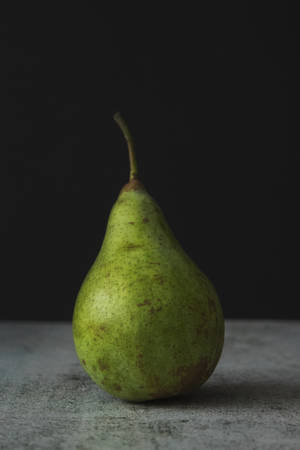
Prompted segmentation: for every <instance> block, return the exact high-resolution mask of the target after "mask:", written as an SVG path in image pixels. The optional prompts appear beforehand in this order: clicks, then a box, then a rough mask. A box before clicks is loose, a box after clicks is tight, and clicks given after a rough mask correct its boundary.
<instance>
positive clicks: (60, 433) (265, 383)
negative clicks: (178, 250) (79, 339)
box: [0, 321, 300, 450]
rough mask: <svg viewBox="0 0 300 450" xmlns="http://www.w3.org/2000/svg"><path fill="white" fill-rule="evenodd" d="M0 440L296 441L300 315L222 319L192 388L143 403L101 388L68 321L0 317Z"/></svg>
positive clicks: (123, 445) (242, 444)
mask: <svg viewBox="0 0 300 450" xmlns="http://www.w3.org/2000/svg"><path fill="white" fill-rule="evenodd" d="M0 391H1V392H0V448H1V449H5V450H10V449H13V450H17V449H51V450H55V449H68V450H71V449H76V450H81V449H82V450H83V449H88V450H90V449H91V450H93V449H133V448H137V449H160V448H161V449H172V450H176V449H197V450H198V449H210V448H211V449H226V448H228V449H272V450H274V449H285V450H287V449H297V450H299V448H300V322H274V321H227V323H226V339H225V346H224V351H223V355H222V358H221V360H220V362H219V365H218V367H217V369H216V370H215V372H214V374H213V375H212V376H211V378H210V379H209V381H208V382H207V383H206V384H204V385H203V386H202V387H201V388H200V389H198V390H197V392H195V393H194V394H193V395H190V396H187V397H184V398H174V399H169V400H160V401H155V402H148V403H143V404H131V403H126V402H122V401H119V400H117V399H115V398H113V397H111V396H110V395H109V394H106V393H105V392H103V391H101V390H100V388H98V387H97V386H96V385H95V384H94V383H93V382H92V381H91V380H90V379H89V377H88V375H86V373H85V372H84V371H83V369H82V368H81V366H80V365H79V362H78V360H77V357H76V354H75V351H74V347H73V341H72V333H71V325H70V324H69V323H32V322H2V323H0Z"/></svg>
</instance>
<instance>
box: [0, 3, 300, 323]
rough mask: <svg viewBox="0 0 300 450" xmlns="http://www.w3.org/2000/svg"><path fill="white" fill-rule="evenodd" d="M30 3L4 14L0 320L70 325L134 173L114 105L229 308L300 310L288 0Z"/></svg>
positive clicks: (280, 313)
mask: <svg viewBox="0 0 300 450" xmlns="http://www.w3.org/2000/svg"><path fill="white" fill-rule="evenodd" d="M27 3H28V2H26V5H24V6H23V7H21V9H18V10H15V11H12V10H11V11H5V12H4V13H3V14H1V19H0V20H1V26H0V30H1V47H0V48H1V62H2V64H1V65H2V69H1V74H0V77H1V80H0V81H1V92H2V93H3V94H4V95H3V96H2V98H3V99H4V100H3V101H2V102H1V109H2V112H3V117H4V120H3V121H2V124H4V126H3V127H1V137H0V139H1V149H2V150H1V170H2V175H1V183H2V189H1V191H2V208H1V209H2V220H1V235H2V244H1V254H2V263H3V270H2V273H3V274H4V276H3V277H2V282H1V285H2V289H1V291H2V295H1V297H2V301H1V304H2V308H1V310H2V311H1V316H2V318H5V319H41V320H54V319H71V316H72V310H73V306H74V301H75V297H76V293H77V291H78V289H79V287H80V284H81V282H82V280H83V277H84V275H85V274H86V272H87V270H88V268H89V267H90V265H91V264H92V262H93V260H94V259H95V257H96V254H97V253H98V250H99V248H100V245H101V241H102V239H103V236H104V233H105V227H106V220H107V217H108V214H109V211H110V208H111V207H112V205H113V202H114V201H115V199H116V197H117V195H118V192H119V190H120V189H121V187H122V185H123V184H124V183H125V182H126V181H127V178H128V159H127V150H126V144H125V142H124V140H123V138H122V136H121V133H120V131H119V129H118V128H117V126H116V124H115V123H114V122H113V120H112V115H113V113H114V112H116V111H119V110H120V111H121V112H122V113H123V115H124V117H125V118H126V120H127V121H128V124H129V126H130V128H131V130H132V133H133V134H134V136H135V141H136V147H137V156H138V160H139V166H140V171H141V174H142V180H143V182H144V184H145V185H146V187H147V188H148V190H149V191H150V193H151V194H152V195H153V196H154V198H155V199H156V200H157V201H158V203H159V204H160V206H161V207H162V209H163V211H164V212H165V215H166V217H167V219H168V221H169V223H170V225H171V227H172V228H173V230H174V232H175V234H176V236H177V238H178V239H179V241H180V242H181V244H182V245H183V247H184V248H185V249H186V250H187V252H188V253H189V254H190V256H191V257H192V258H193V259H194V260H195V261H196V262H197V264H198V265H199V266H200V267H201V268H202V270H203V271H204V272H205V273H206V274H207V275H208V276H209V277H210V278H211V280H212V281H213V283H214V284H215V286H216V288H217V290H218V292H219V295H220V297H221V301H222V305H223V309H224V312H225V315H226V317H243V318H248V317H261V318H265V317H269V318H296V317H298V318H300V309H299V301H298V294H297V273H298V270H297V266H296V265H295V263H294V261H293V259H294V258H293V254H294V249H295V247H296V244H297V242H298V241H297V226H296V225H295V224H296V223H297V222H295V219H296V215H297V214H295V209H296V210H297V207H299V204H298V200H297V199H298V192H299V182H298V179H297V178H296V177H293V176H290V175H289V174H290V169H291V168H292V167H291V166H294V164H292V163H291V160H290V159H289V156H288V80H289V73H290V72H291V71H292V70H293V67H292V65H293V61H294V60H295V44H294V35H293V32H292V31H291V30H289V27H288V11H287V3H288V2H281V4H280V7H278V6H276V4H275V3H273V4H272V8H271V9H268V8H267V7H265V9H263V8H262V6H261V5H260V6H259V7H257V8H256V9H251V8H250V7H248V5H247V2H246V1H240V2H237V3H236V4H231V5H229V4H228V2H220V3H219V4H218V3H217V2H214V3H213V4H212V5H210V6H209V5H202V6H201V7H200V10H199V11H196V10H192V9H188V8H187V7H186V8H185V9H183V7H182V5H179V6H178V7H177V8H176V7H175V6H174V5H173V6H172V9H171V10H168V11H163V10H162V9H161V8H160V9H154V8H153V9H152V8H151V6H150V4H149V5H148V6H145V4H143V3H142V4H141V5H140V7H139V8H138V9H136V8H137V7H135V8H133V7H131V8H130V7H129V6H128V5H127V4H126V6H124V7H123V8H120V7H117V5H115V11H113V12H111V11H104V9H103V6H99V7H98V8H96V7H92V6H89V5H88V3H87V2H81V5H80V7H79V6H74V5H72V6H70V7H69V8H66V9H65V10H63V9H62V8H61V7H55V6H52V8H50V7H49V9H47V8H46V7H45V6H44V5H43V6H41V5H40V6H35V7H34V8H32V9H31V10H30V9H28V4H27ZM40 3H43V2H40ZM127 3H128V2H127ZM202 3H210V2H202ZM249 4H251V2H249ZM295 205H298V206H297V207H295ZM292 244H293V245H292Z"/></svg>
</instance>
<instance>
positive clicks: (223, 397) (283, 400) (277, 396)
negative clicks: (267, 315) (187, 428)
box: [143, 379, 300, 410]
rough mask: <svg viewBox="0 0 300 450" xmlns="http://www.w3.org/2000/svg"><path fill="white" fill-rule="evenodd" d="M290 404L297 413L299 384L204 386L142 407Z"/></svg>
mask: <svg viewBox="0 0 300 450" xmlns="http://www.w3.org/2000/svg"><path fill="white" fill-rule="evenodd" d="M289 402H293V408H294V407H298V408H299V409H300V381H299V382H298V381H294V382H291V381H290V380H284V379H283V380H282V381H280V382H279V381H272V380H270V381H251V380H249V381H240V382H229V381H220V382H218V383H214V384H207V385H203V386H202V387H200V388H197V389H195V390H194V391H193V392H190V393H189V394H185V395H181V396H178V397H171V398H167V399H158V400H153V401H150V402H144V403H143V407H149V408H154V409H155V408H167V409H200V408H201V409H203V408H206V407H209V408H220V407H224V408H230V407H239V408H243V409H246V408H255V407H258V406H259V407H261V406H265V407H267V408H269V409H277V410H280V409H283V408H284V409H286V407H287V405H288V404H289Z"/></svg>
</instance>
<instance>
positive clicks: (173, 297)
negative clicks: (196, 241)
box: [73, 113, 224, 402]
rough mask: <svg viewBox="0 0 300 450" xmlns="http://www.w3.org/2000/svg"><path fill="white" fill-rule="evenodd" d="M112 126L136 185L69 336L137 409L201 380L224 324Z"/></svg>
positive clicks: (84, 359) (85, 288) (94, 371)
mask: <svg viewBox="0 0 300 450" xmlns="http://www.w3.org/2000/svg"><path fill="white" fill-rule="evenodd" d="M114 119H115V120H116V122H117V123H118V124H119V126H120V127H121V129H122V131H123V133H124V136H125V138H126V139H127V142H128V148H129V158H130V181H129V183H128V184H126V185H125V186H124V187H123V189H122V190H121V192H120V194H119V197H118V199H117V201H116V203H115V204H114V206H113V208H112V211H111V213H110V216H109V220H108V224H107V229H106V234H105V237H104V241H103V244H102V247H101V250H100V252H99V254H98V256H97V258H96V260H95V262H94V263H93V265H92V267H91V268H90V270H89V272H88V274H87V275H86V278H85V279H84V282H83V284H82V286H81V288H80V291H79V293H78V297H77V299H76V304H75V308H74V315H73V336H74V343H75V348H76V351H77V354H78V357H79V360H80V362H81V364H82V366H83V367H84V369H85V370H86V371H87V373H88V374H89V375H90V377H91V378H92V379H93V380H94V381H95V382H96V383H97V384H98V385H99V386H100V387H101V388H103V389H104V390H105V391H107V392H109V393H110V394H112V395H114V396H116V397H119V398H121V399H124V400H128V401H135V402H141V401H146V400H153V399H158V398H164V397H172V396H176V395H179V394H182V393H186V392H188V391H190V390H192V389H193V388H194V387H195V386H199V385H201V384H202V383H204V382H205V381H206V380H207V379H208V377H209V376H210V375H211V374H212V372H213V370H214V368H215V367H216V364H217V362H218V360H219V358H220V355H221V352H222V348H223V342H224V319H223V314H222V309H221V306H220V303H219V299H218V296H217V293H216V291H215V289H214V287H213V285H212V283H211V282H210V281H209V280H208V278H207V277H206V276H205V275H204V274H203V273H202V272H201V271H200V270H199V269H198V267H197V266H196V265H195V264H194V262H193V261H192V260H191V259H190V258H189V256H188V255H187V254H186V253H185V252H184V250H183V249H182V247H181V246H180V245H179V243H178V242H177V240H176V238H175V237H174V235H173V233H172V231H171V229H170V227H169V225H168V224H167V222H166V219H165V217H164V215H163V213H162V211H161V209H160V208H159V206H158V205H157V203H156V202H155V201H154V200H153V198H152V197H151V196H150V195H149V194H148V192H147V191H146V189H145V188H144V186H143V185H142V183H141V182H140V181H139V180H138V172H137V164H136V159H135V153H134V148H133V141H132V138H131V135H130V133H129V130H128V128H127V126H126V124H125V122H124V120H123V119H122V117H121V116H120V114H119V113H117V114H115V116H114Z"/></svg>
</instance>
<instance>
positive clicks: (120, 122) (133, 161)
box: [114, 112, 138, 181]
mask: <svg viewBox="0 0 300 450" xmlns="http://www.w3.org/2000/svg"><path fill="white" fill-rule="evenodd" d="M114 120H115V121H116V122H117V124H118V125H119V127H120V128H121V130H122V133H123V135H124V137H125V139H126V141H127V145H128V154H129V163H130V175H129V181H130V180H134V179H137V176H138V168H137V162H136V158H135V151H134V142H133V139H132V136H131V133H130V131H129V129H128V127H127V124H126V122H125V120H124V119H123V117H122V116H121V114H120V113H119V112H117V113H116V114H114Z"/></svg>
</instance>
